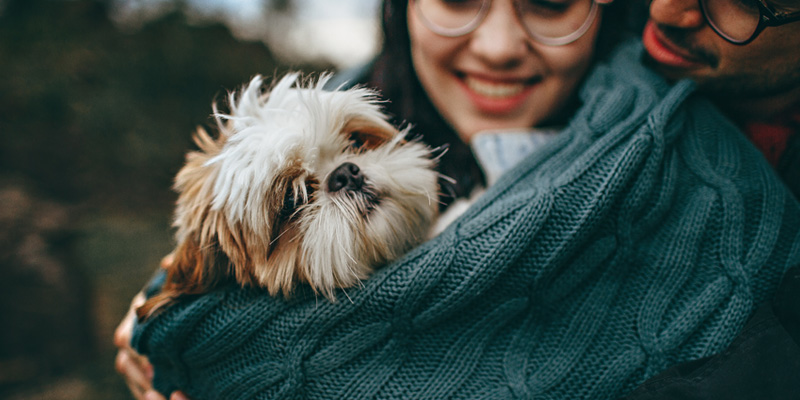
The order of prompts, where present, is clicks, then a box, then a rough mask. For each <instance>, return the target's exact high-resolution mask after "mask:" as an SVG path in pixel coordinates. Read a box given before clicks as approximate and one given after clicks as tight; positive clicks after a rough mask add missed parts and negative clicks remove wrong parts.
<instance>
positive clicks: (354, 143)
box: [348, 131, 367, 150]
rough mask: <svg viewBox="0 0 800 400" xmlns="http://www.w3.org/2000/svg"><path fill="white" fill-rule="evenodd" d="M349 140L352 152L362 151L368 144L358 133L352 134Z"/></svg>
mask: <svg viewBox="0 0 800 400" xmlns="http://www.w3.org/2000/svg"><path fill="white" fill-rule="evenodd" d="M348 140H349V141H350V149H352V150H358V149H361V148H362V147H364V145H366V144H367V141H365V140H364V136H363V135H362V134H361V132H358V131H355V132H351V133H350V138H349V139H348Z"/></svg>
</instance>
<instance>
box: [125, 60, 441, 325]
mask: <svg viewBox="0 0 800 400" xmlns="http://www.w3.org/2000/svg"><path fill="white" fill-rule="evenodd" d="M327 79H328V77H327V76H322V77H321V78H320V79H319V81H318V82H316V83H310V82H307V83H298V74H289V75H287V76H285V77H284V78H283V79H281V80H280V81H279V82H278V83H277V84H275V85H274V86H273V87H272V89H271V90H270V91H268V92H266V93H265V91H264V90H263V83H262V79H261V78H260V77H256V78H254V79H253V80H252V81H251V82H250V83H249V85H247V86H246V87H245V88H244V89H243V90H242V91H241V92H240V93H239V94H238V95H237V94H231V95H230V97H229V103H230V113H229V114H221V113H219V112H216V107H215V116H216V118H217V125H218V128H219V131H220V133H219V135H218V136H217V137H216V138H212V137H211V136H210V135H208V134H207V133H206V132H205V131H204V130H202V129H198V132H197V133H196V135H195V137H194V139H195V142H196V143H197V145H198V147H199V149H200V150H199V151H196V152H191V153H189V154H188V155H187V162H186V165H185V166H184V167H183V169H181V171H180V172H179V173H178V175H177V177H176V180H175V189H176V190H177V191H178V192H179V198H178V201H177V207H176V211H175V221H174V226H175V227H176V228H177V233H176V238H177V247H176V249H175V251H174V252H173V253H172V257H170V259H171V261H170V262H169V263H168V264H167V265H166V266H165V267H166V269H167V282H166V284H165V285H164V287H163V289H162V292H161V294H159V295H157V296H155V297H154V298H151V299H150V300H149V301H148V302H147V303H146V304H145V305H144V306H143V307H141V308H140V309H139V316H140V318H145V317H146V316H149V315H151V314H152V313H153V312H154V311H156V310H157V309H160V308H162V307H163V306H165V305H167V304H169V303H171V302H172V301H174V300H175V299H177V298H178V297H179V296H181V295H186V294H200V293H205V292H208V291H210V290H212V289H213V288H214V287H216V286H218V285H219V284H221V283H223V282H227V281H231V280H234V281H236V282H238V283H239V284H241V285H243V286H253V287H262V288H265V289H267V290H268V291H269V293H270V294H272V295H277V294H279V293H282V294H283V295H285V296H289V295H290V294H291V293H292V291H293V289H294V288H295V287H296V285H298V284H300V283H305V284H308V285H310V287H311V288H313V289H314V291H315V292H317V293H320V294H322V295H324V296H326V297H327V298H329V299H331V300H334V299H335V291H336V289H337V288H346V287H351V286H355V285H357V284H359V283H360V281H361V280H362V279H364V278H366V277H367V276H368V275H369V273H370V272H371V271H372V270H373V268H375V267H378V266H380V265H382V264H384V263H386V262H388V261H390V260H394V259H396V258H398V257H400V256H401V255H402V254H403V253H404V252H406V251H408V250H409V249H410V248H411V247H413V246H414V245H416V244H418V243H419V242H421V241H422V240H424V239H425V238H426V237H427V235H428V231H429V229H430V228H431V226H432V223H433V221H434V219H435V217H436V210H437V205H438V203H437V183H436V182H437V177H438V175H437V173H436V172H434V160H433V159H432V157H431V153H430V149H429V148H428V147H426V146H425V145H423V144H422V143H419V142H414V141H410V142H409V141H405V140H404V136H405V132H398V131H397V130H396V129H394V128H393V127H392V126H391V125H390V124H389V123H387V122H386V116H385V115H384V114H382V112H381V111H380V108H379V106H378V105H377V103H376V96H375V94H374V93H373V92H371V91H369V90H367V89H363V88H356V89H350V90H346V91H334V92H330V91H324V90H323V89H322V87H323V85H324V84H325V82H326V81H327ZM345 163H352V164H354V165H356V166H357V167H358V171H359V174H360V175H361V180H359V185H358V187H357V188H355V189H352V188H344V189H341V190H335V187H331V185H330V184H329V179H331V176H332V174H334V171H335V170H337V168H339V167H340V166H342V165H343V164H345ZM348 165H349V164H348Z"/></svg>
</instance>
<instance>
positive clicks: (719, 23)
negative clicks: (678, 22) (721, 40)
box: [700, 0, 761, 42]
mask: <svg viewBox="0 0 800 400" xmlns="http://www.w3.org/2000/svg"><path fill="white" fill-rule="evenodd" d="M700 2H701V4H702V6H703V11H704V12H705V14H706V19H707V20H708V23H709V24H711V26H713V27H714V30H716V31H717V32H719V33H720V34H721V35H722V36H725V37H726V38H727V39H728V40H731V41H734V42H744V41H746V40H748V39H750V37H751V36H753V33H754V32H755V31H756V29H757V28H758V22H759V19H760V18H761V11H760V9H759V7H758V2H757V1H756V0H700Z"/></svg>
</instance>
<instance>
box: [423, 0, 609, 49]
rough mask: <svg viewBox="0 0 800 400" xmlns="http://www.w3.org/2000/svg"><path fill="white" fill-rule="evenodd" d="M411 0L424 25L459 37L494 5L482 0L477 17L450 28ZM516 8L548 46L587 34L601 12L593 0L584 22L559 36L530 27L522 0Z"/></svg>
mask: <svg viewBox="0 0 800 400" xmlns="http://www.w3.org/2000/svg"><path fill="white" fill-rule="evenodd" d="M410 1H411V2H412V3H413V7H414V12H415V13H416V15H417V17H418V18H419V19H420V21H422V23H423V25H425V27H426V28H428V29H429V30H430V31H431V32H433V33H435V34H437V35H440V36H444V37H459V36H464V35H466V34H469V33H471V32H472V31H474V30H475V29H477V28H478V27H479V26H480V25H481V23H483V20H484V19H485V18H486V15H488V14H489V9H490V8H491V6H492V0H482V1H481V8H480V10H479V11H478V12H477V13H476V14H475V17H474V18H473V19H472V20H470V21H469V22H468V23H467V24H465V25H463V26H460V27H456V28H448V27H444V26H441V25H438V24H436V23H434V22H433V21H431V20H430V19H429V18H428V17H427V16H425V14H424V12H423V11H422V8H421V6H420V2H421V0H410ZM579 1H580V0H579ZM608 2H610V1H608ZM605 3H607V2H604V4H605ZM514 10H515V13H516V18H517V20H518V21H519V22H520V25H521V26H522V27H523V28H525V33H526V34H527V35H528V36H529V37H530V38H531V39H533V40H535V41H537V42H539V43H541V44H543V45H546V46H564V45H567V44H570V43H573V42H575V41H576V40H578V39H580V38H581V37H583V35H585V34H586V32H588V31H589V28H591V26H592V24H593V23H594V21H595V19H597V14H599V11H600V4H599V3H598V2H597V1H595V0H591V6H590V8H589V12H588V14H587V15H586V19H585V20H584V21H583V23H582V24H581V25H580V26H579V27H578V28H577V29H576V30H575V31H573V32H572V33H570V34H567V35H563V36H558V37H549V36H544V35H541V34H538V33H536V32H535V31H533V30H532V29H530V28H529V27H528V26H527V25H526V24H525V23H524V22H523V18H522V15H523V11H522V6H521V5H520V0H514Z"/></svg>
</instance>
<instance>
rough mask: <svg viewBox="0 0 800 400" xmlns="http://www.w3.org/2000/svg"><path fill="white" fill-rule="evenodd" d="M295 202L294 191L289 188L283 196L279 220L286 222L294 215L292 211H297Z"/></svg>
mask: <svg viewBox="0 0 800 400" xmlns="http://www.w3.org/2000/svg"><path fill="white" fill-rule="evenodd" d="M297 200H300V199H297ZM297 200H296V199H295V196H294V191H293V190H292V189H291V188H290V189H289V190H287V191H286V194H284V196H283V207H281V211H280V213H278V219H279V220H287V219H289V218H291V216H292V214H294V210H295V209H297V206H298V204H297Z"/></svg>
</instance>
